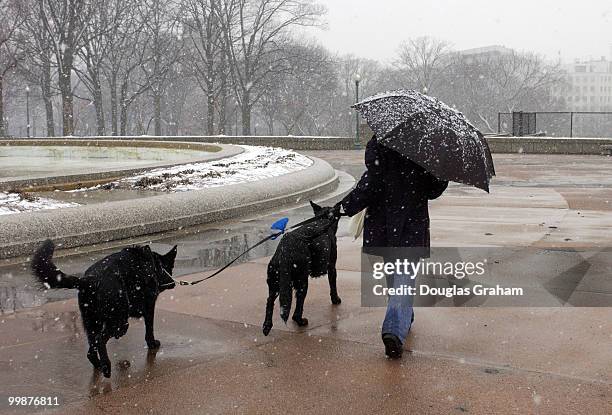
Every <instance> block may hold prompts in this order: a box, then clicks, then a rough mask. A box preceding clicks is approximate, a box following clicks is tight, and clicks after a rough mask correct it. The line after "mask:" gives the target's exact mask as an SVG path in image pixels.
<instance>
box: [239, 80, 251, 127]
mask: <svg viewBox="0 0 612 415" xmlns="http://www.w3.org/2000/svg"><path fill="white" fill-rule="evenodd" d="M250 101H251V96H250V93H249V91H244V93H243V95H242V105H241V110H242V135H245V136H248V135H251V103H250Z"/></svg>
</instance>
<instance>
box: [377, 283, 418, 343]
mask: <svg viewBox="0 0 612 415" xmlns="http://www.w3.org/2000/svg"><path fill="white" fill-rule="evenodd" d="M402 285H405V286H410V287H414V286H415V280H414V279H413V278H410V275H397V274H395V275H391V276H389V278H387V287H394V288H399V287H401V286H402ZM412 303H413V296H411V295H408V294H406V295H390V296H389V302H388V304H387V313H386V314H385V321H384V322H383V325H382V334H383V335H384V334H387V333H391V334H394V335H396V336H397V337H398V338H399V339H400V341H401V342H402V344H403V343H404V342H405V341H406V337H408V333H409V332H410V326H411V325H412V319H413V310H412Z"/></svg>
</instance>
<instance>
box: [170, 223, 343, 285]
mask: <svg viewBox="0 0 612 415" xmlns="http://www.w3.org/2000/svg"><path fill="white" fill-rule="evenodd" d="M326 216H327V217H330V214H329V213H323V214H320V215H315V216H313V217H312V218H309V219H306V220H303V221H302V222H299V223H296V224H295V225H293V226H291V227H289V230H290V231H291V230H295V229H297V228H299V227H301V226H304V225H308V224H309V223H312V222H314V221H317V220H319V219H321V218H323V217H326ZM340 216H342V215H340ZM332 217H333V216H332ZM332 217H330V218H332ZM279 222H280V221H279ZM284 223H285V224H286V223H287V221H286V220H285V222H284ZM284 233H285V230H284V229H282V230H280V231H279V232H277V233H273V234H272V235H270V236H267V237H265V238H264V239H262V240H261V241H259V242H257V243H256V244H255V245H253V246H251V247H249V248H247V250H246V251H244V252H243V253H241V254H240V255H238V256H237V257H236V258H234V259H232V260H231V261H230V262H229V263H227V264H226V265H224V266H223V268H220V269H218V270H217V271H215V272H214V273H213V274H211V275H209V276H208V277H206V278H202V279H199V280H196V281H183V280H179V281H178V284H179V285H196V284H199V283H201V282H202V281H206V280H209V279H211V278H213V277H216V276H217V275H219V274H221V273H222V272H223V271H225V270H226V269H228V268H229V267H230V266H231V265H232V264H233V263H234V262H236V261H238V260H239V259H240V258H242V257H243V256H244V255H245V254H246V253H248V252H250V251H252V250H253V249H255V248H257V247H258V246H260V245H261V244H263V243H265V242H268V241H269V240H271V239H276V238H278V237H279V236H281V235H282V234H284ZM164 271H165V270H164ZM168 275H170V274H168Z"/></svg>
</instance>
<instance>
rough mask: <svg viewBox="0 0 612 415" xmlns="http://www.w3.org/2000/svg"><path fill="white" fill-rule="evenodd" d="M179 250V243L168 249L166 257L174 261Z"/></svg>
mask: <svg viewBox="0 0 612 415" xmlns="http://www.w3.org/2000/svg"><path fill="white" fill-rule="evenodd" d="M177 250H178V245H174V246H173V247H172V249H171V250H170V251H168V253H167V254H166V255H164V258H167V259H170V260H172V262H174V259H175V258H176V253H177Z"/></svg>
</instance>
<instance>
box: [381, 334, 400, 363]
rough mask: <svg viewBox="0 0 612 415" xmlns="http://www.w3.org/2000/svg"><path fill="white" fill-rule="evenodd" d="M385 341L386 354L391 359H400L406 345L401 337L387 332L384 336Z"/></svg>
mask: <svg viewBox="0 0 612 415" xmlns="http://www.w3.org/2000/svg"><path fill="white" fill-rule="evenodd" d="M382 340H383V343H384V344H385V354H386V355H387V356H388V357H389V358H390V359H399V358H400V357H402V352H403V351H404V347H403V345H402V342H401V341H400V339H399V338H398V337H397V336H396V335H395V334H391V333H385V334H383V336H382Z"/></svg>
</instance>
